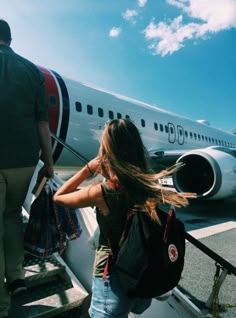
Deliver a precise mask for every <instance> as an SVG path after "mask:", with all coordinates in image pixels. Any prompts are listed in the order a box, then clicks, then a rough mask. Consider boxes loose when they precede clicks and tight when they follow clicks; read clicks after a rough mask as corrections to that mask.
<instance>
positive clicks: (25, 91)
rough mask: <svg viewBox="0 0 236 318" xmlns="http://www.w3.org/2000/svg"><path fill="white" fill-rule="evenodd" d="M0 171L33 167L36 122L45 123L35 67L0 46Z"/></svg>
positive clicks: (41, 88) (39, 78) (41, 84)
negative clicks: (43, 121)
mask: <svg viewBox="0 0 236 318" xmlns="http://www.w3.org/2000/svg"><path fill="white" fill-rule="evenodd" d="M0 91H1V94H0V150H1V156H0V168H16V167H17V168H18V167H27V166H32V165H35V164H36V163H37V161H38V156H39V142H38V135H37V128H36V121H41V120H45V121H47V119H48V115H47V107H46V102H45V90H44V78H43V75H42V74H41V73H40V71H39V70H38V69H37V67H36V66H35V65H34V64H33V63H31V62H30V61H28V60H26V59H25V58H23V57H21V56H19V55H17V54H16V53H14V51H13V50H12V49H11V48H10V47H8V46H6V45H0Z"/></svg>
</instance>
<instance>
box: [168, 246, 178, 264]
mask: <svg viewBox="0 0 236 318" xmlns="http://www.w3.org/2000/svg"><path fill="white" fill-rule="evenodd" d="M168 255H169V259H170V261H171V262H175V261H176V260H177V259H178V256H179V253H178V250H177V247H176V246H175V245H174V244H170V245H169V247H168Z"/></svg>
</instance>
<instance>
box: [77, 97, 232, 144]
mask: <svg viewBox="0 0 236 318" xmlns="http://www.w3.org/2000/svg"><path fill="white" fill-rule="evenodd" d="M75 109H76V111H77V112H82V104H81V103H80V102H75ZM97 112H98V116H99V117H104V111H103V109H102V108H101V107H98V109H97ZM87 113H88V114H89V115H93V114H94V109H93V106H92V105H87ZM115 117H116V118H128V119H129V118H130V116H129V115H125V116H124V117H123V116H122V114H121V113H119V112H118V113H116V116H115V114H114V112H113V111H112V110H109V111H108V118H109V119H111V120H112V119H114V118H115ZM140 123H141V126H142V127H143V128H144V127H146V122H145V120H144V119H141V120H140ZM153 125H154V130H156V131H158V130H160V131H161V132H165V133H167V134H169V133H170V134H171V135H174V127H172V126H171V125H163V124H159V125H158V123H157V122H154V123H153ZM178 133H179V135H180V136H181V137H182V136H183V133H184V135H185V137H186V138H190V139H195V140H199V141H201V140H202V141H205V142H208V143H210V144H215V145H219V146H224V147H231V148H236V144H232V143H229V142H226V141H223V140H220V139H216V138H212V137H208V136H204V135H200V134H197V133H195V132H191V131H190V132H188V131H187V130H184V132H183V130H182V129H179V131H178Z"/></svg>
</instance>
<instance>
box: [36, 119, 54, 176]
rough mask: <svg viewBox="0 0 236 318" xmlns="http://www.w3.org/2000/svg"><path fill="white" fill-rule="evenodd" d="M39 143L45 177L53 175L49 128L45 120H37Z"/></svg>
mask: <svg viewBox="0 0 236 318" xmlns="http://www.w3.org/2000/svg"><path fill="white" fill-rule="evenodd" d="M37 128H38V134H39V144H40V148H41V151H42V156H41V157H42V161H43V162H44V168H43V170H44V172H45V176H46V177H47V178H52V177H53V176H54V170H53V158H52V143H51V135H50V130H49V124H48V122H47V121H38V122H37Z"/></svg>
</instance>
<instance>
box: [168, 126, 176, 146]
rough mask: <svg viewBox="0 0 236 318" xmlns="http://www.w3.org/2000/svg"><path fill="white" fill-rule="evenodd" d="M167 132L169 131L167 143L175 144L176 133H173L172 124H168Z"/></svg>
mask: <svg viewBox="0 0 236 318" xmlns="http://www.w3.org/2000/svg"><path fill="white" fill-rule="evenodd" d="M168 131H169V136H168V141H169V143H171V144H173V143H175V140H176V131H175V126H174V125H173V124H172V123H168Z"/></svg>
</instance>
